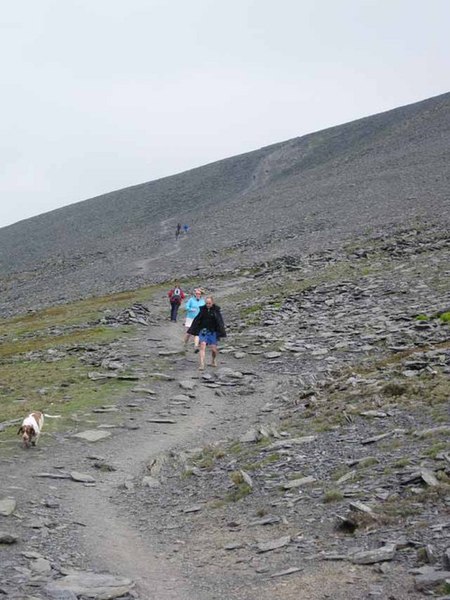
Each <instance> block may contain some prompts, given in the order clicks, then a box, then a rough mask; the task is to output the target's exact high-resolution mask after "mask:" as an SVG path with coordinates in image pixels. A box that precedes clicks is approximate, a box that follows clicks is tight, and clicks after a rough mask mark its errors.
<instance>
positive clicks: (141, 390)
mask: <svg viewBox="0 0 450 600" xmlns="http://www.w3.org/2000/svg"><path fill="white" fill-rule="evenodd" d="M131 391H132V392H134V393H136V394H148V395H149V396H156V392H155V390H151V389H150V388H146V387H136V388H133V389H132V390H131Z"/></svg>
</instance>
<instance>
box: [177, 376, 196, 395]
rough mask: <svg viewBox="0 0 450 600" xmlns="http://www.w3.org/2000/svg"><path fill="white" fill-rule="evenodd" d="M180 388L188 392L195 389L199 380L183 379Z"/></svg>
mask: <svg viewBox="0 0 450 600" xmlns="http://www.w3.org/2000/svg"><path fill="white" fill-rule="evenodd" d="M179 385H180V388H181V389H182V390H186V391H188V392H191V391H192V390H194V389H195V387H196V385H197V382H196V381H193V380H192V379H185V380H183V381H180V382H179Z"/></svg>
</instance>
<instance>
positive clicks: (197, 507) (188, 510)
mask: <svg viewBox="0 0 450 600" xmlns="http://www.w3.org/2000/svg"><path fill="white" fill-rule="evenodd" d="M201 510H202V507H201V506H200V505H198V504H196V505H195V506H190V507H189V508H185V509H184V511H183V512H184V513H186V514H188V513H196V512H200V511H201Z"/></svg>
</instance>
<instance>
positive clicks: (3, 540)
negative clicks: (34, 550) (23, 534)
mask: <svg viewBox="0 0 450 600" xmlns="http://www.w3.org/2000/svg"><path fill="white" fill-rule="evenodd" d="M18 540H19V538H18V537H17V536H16V535H13V534H11V533H7V532H6V531H0V544H15V543H16V542H17V541H18Z"/></svg>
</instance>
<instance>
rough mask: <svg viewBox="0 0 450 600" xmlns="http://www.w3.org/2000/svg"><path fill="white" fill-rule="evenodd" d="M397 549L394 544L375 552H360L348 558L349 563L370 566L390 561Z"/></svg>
mask: <svg viewBox="0 0 450 600" xmlns="http://www.w3.org/2000/svg"><path fill="white" fill-rule="evenodd" d="M396 549H397V547H396V545H395V544H386V546H381V548H377V549H376V550H361V551H360V552H355V553H353V554H351V555H350V556H349V559H350V561H351V562H352V563H353V564H355V565H372V564H374V563H378V562H385V561H387V560H392V559H393V558H394V556H395V551H396Z"/></svg>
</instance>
